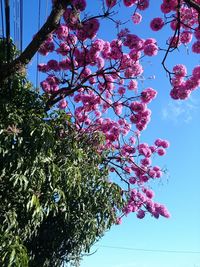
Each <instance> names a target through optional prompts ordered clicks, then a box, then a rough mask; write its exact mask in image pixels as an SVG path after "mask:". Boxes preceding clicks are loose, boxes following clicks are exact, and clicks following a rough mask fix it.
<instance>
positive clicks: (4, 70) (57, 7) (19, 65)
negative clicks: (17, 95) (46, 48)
mask: <svg viewBox="0 0 200 267" xmlns="http://www.w3.org/2000/svg"><path fill="white" fill-rule="evenodd" d="M54 2H55V3H54V4H53V7H52V11H51V13H50V15H49V17H48V19H47V21H46V22H45V24H44V25H43V26H42V28H41V29H40V30H39V31H38V32H37V33H36V35H35V36H34V38H33V40H32V41H31V42H30V43H29V45H28V46H27V47H26V48H25V50H24V51H23V52H22V53H21V55H20V56H19V57H17V58H16V59H15V60H13V61H12V62H10V63H6V64H2V65H0V82H3V81H4V80H5V79H7V78H8V77H9V76H11V75H12V74H14V73H18V72H21V71H23V69H24V67H25V66H26V65H27V64H28V63H29V62H30V61H31V59H32V58H33V56H34V55H35V54H36V53H37V51H38V50H39V48H40V46H41V44H42V43H43V42H44V41H45V40H46V39H47V38H48V36H49V35H50V34H51V33H52V32H53V31H54V30H55V29H56V28H57V27H58V25H59V23H60V19H61V17H62V15H63V13H64V11H65V9H66V7H67V6H68V5H69V4H70V0H57V1H54Z"/></svg>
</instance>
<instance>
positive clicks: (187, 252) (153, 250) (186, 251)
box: [95, 245, 200, 254]
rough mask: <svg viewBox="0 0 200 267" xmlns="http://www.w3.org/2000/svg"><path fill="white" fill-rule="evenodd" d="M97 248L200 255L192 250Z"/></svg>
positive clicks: (101, 246) (105, 246) (100, 246)
mask: <svg viewBox="0 0 200 267" xmlns="http://www.w3.org/2000/svg"><path fill="white" fill-rule="evenodd" d="M95 247H99V248H111V249H120V250H130V251H141V252H152V253H153V252H154V253H176V254H200V251H190V250H167V249H166V250H165V249H144V248H131V247H118V246H107V245H95Z"/></svg>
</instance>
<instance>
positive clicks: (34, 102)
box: [0, 76, 123, 267]
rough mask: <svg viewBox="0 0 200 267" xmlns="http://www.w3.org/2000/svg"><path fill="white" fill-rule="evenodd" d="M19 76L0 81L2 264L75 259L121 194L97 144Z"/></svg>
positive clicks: (108, 219)
mask: <svg viewBox="0 0 200 267" xmlns="http://www.w3.org/2000/svg"><path fill="white" fill-rule="evenodd" d="M30 87H31V85H30V83H29V82H27V81H26V79H25V78H24V77H20V76H14V77H12V79H10V80H9V81H6V82H4V84H2V85H1V88H0V106H1V113H0V159H1V160H0V203H1V208H0V265H1V266H6V267H7V266H23V267H26V266H31V267H33V266H34V267H36V266H37V267H40V266H60V265H61V264H62V263H63V262H67V261H72V262H74V263H75V264H76V263H77V262H78V259H79V257H80V255H81V252H83V251H88V250H89V248H90V246H91V245H92V244H93V243H94V242H95V241H96V240H97V239H98V238H100V237H101V236H102V235H103V233H104V232H105V230H107V229H109V228H110V227H111V225H112V224H113V223H115V221H116V211H115V208H117V209H121V208H122V206H123V199H122V196H121V189H120V187H119V186H118V185H116V184H114V183H110V182H109V181H108V170H107V168H106V165H105V164H103V160H104V158H103V156H102V155H101V156H100V155H99V154H98V152H97V150H96V146H95V144H97V143H98V144H100V143H101V142H103V138H102V137H101V136H100V135H99V134H98V133H94V134H93V135H91V134H90V135H86V134H81V133H80V132H79V133H78V132H77V131H76V130H75V128H74V127H73V125H72V123H71V122H70V118H69V117H68V116H67V115H66V114H65V113H64V112H62V111H58V112H56V111H54V112H52V113H51V114H50V115H48V114H46V113H45V112H44V100H43V99H42V98H41V97H40V96H39V95H38V94H36V93H34V92H33V91H31V89H30Z"/></svg>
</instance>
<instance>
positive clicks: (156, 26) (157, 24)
mask: <svg viewBox="0 0 200 267" xmlns="http://www.w3.org/2000/svg"><path fill="white" fill-rule="evenodd" d="M163 26H164V21H163V19H162V18H154V19H153V20H152V21H151V23H150V27H151V29H152V30H153V31H159V30H160V29H162V27H163Z"/></svg>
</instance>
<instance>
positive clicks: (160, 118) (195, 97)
mask: <svg viewBox="0 0 200 267" xmlns="http://www.w3.org/2000/svg"><path fill="white" fill-rule="evenodd" d="M11 2H12V1H11ZM87 2H88V7H89V10H90V11H91V12H93V13H95V10H99V7H100V2H101V1H98V0H93V1H92V0H89V1H87ZM160 2H161V0H159V1H158V0H151V1H150V4H151V7H150V8H149V9H148V10H147V11H145V12H143V13H142V14H143V22H142V24H141V25H137V26H134V25H133V24H132V23H131V22H128V23H127V25H126V27H130V30H131V32H133V33H135V34H138V35H139V36H141V37H143V38H147V37H155V38H157V39H158V41H159V44H163V45H164V43H165V40H166V37H167V36H169V32H166V31H165V30H163V31H160V32H158V33H153V32H151V31H150V29H149V22H150V20H151V18H153V17H157V16H160V15H159V14H160V12H159V4H160ZM41 4H42V12H41V14H42V15H41V22H42V21H44V19H45V17H46V0H42V1H41ZM48 8H50V1H49V4H48ZM132 13H133V9H131V8H129V9H125V8H123V7H122V6H121V7H120V9H119V15H118V16H119V17H120V19H121V20H122V21H127V19H129V17H130V15H131V14H132ZM37 24H38V1H37V0H33V1H24V35H23V41H24V45H25V44H26V43H27V42H28V41H30V39H31V38H32V36H33V34H34V33H35V31H36V30H37ZM114 32H115V29H114V27H113V26H112V24H111V23H108V22H104V23H103V24H102V27H101V31H100V36H99V37H100V38H104V39H107V40H111V39H112V38H115V35H114ZM162 57H163V54H160V56H158V57H155V58H145V59H144V60H143V63H144V65H145V66H146V68H145V72H144V76H145V78H146V80H145V81H144V82H140V88H141V89H142V88H144V87H148V86H150V87H154V88H155V89H156V90H158V96H157V98H156V99H155V100H154V101H153V103H152V104H151V106H150V107H151V109H152V111H153V114H152V120H151V122H150V124H149V126H148V128H147V129H146V130H145V131H144V132H143V134H142V140H143V141H145V142H147V143H148V142H149V143H153V142H154V140H155V139H156V138H157V137H160V138H162V139H168V140H169V141H170V144H171V146H170V149H169V150H168V153H167V155H166V156H165V157H163V158H161V159H155V162H157V163H158V164H160V165H161V166H163V167H165V168H167V170H168V175H166V176H165V177H163V178H162V179H161V180H160V182H159V183H157V184H152V187H153V188H154V190H155V193H156V200H157V201H158V202H161V203H164V204H165V205H166V206H167V207H168V209H169V211H170V213H171V215H172V217H171V218H170V219H165V218H160V219H159V220H156V219H154V218H152V217H150V216H146V217H145V218H144V219H143V220H139V219H137V218H136V217H135V215H134V214H132V215H130V216H128V217H127V218H125V219H124V220H123V224H122V225H120V226H115V227H113V228H112V229H111V230H110V231H108V232H107V233H106V234H105V236H104V237H103V238H102V239H101V240H100V241H99V242H98V243H97V244H96V245H95V246H94V247H92V249H91V252H95V251H96V252H95V253H94V254H93V255H91V256H86V257H84V259H83V260H82V262H81V267H200V170H199V169H200V156H199V154H200V152H199V151H200V90H197V91H195V92H193V94H192V95H191V97H190V99H189V100H187V101H182V102H179V101H174V100H171V98H170V96H169V91H170V89H171V88H170V84H169V81H168V79H167V77H166V74H165V72H164V70H163V69H162V67H161V63H160V62H161V60H162ZM40 58H41V57H40ZM35 63H36V58H35V59H33V61H32V62H31V66H30V70H29V77H30V78H31V79H32V81H33V83H35V73H36V71H35V65H36V64H35ZM177 63H186V64H187V66H188V70H189V71H191V69H192V68H193V67H194V66H195V64H200V58H199V57H197V56H194V55H192V54H191V53H189V54H188V53H187V49H186V48H182V49H180V52H176V53H174V54H171V55H169V58H168V66H172V65H173V64H177ZM152 75H155V77H156V79H154V80H152V79H148V77H150V76H152ZM161 250H162V251H161ZM164 251H165V252H164ZM167 251H168V252H167ZM169 251H171V252H169ZM184 251H185V252H184ZM196 252H198V253H196Z"/></svg>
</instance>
